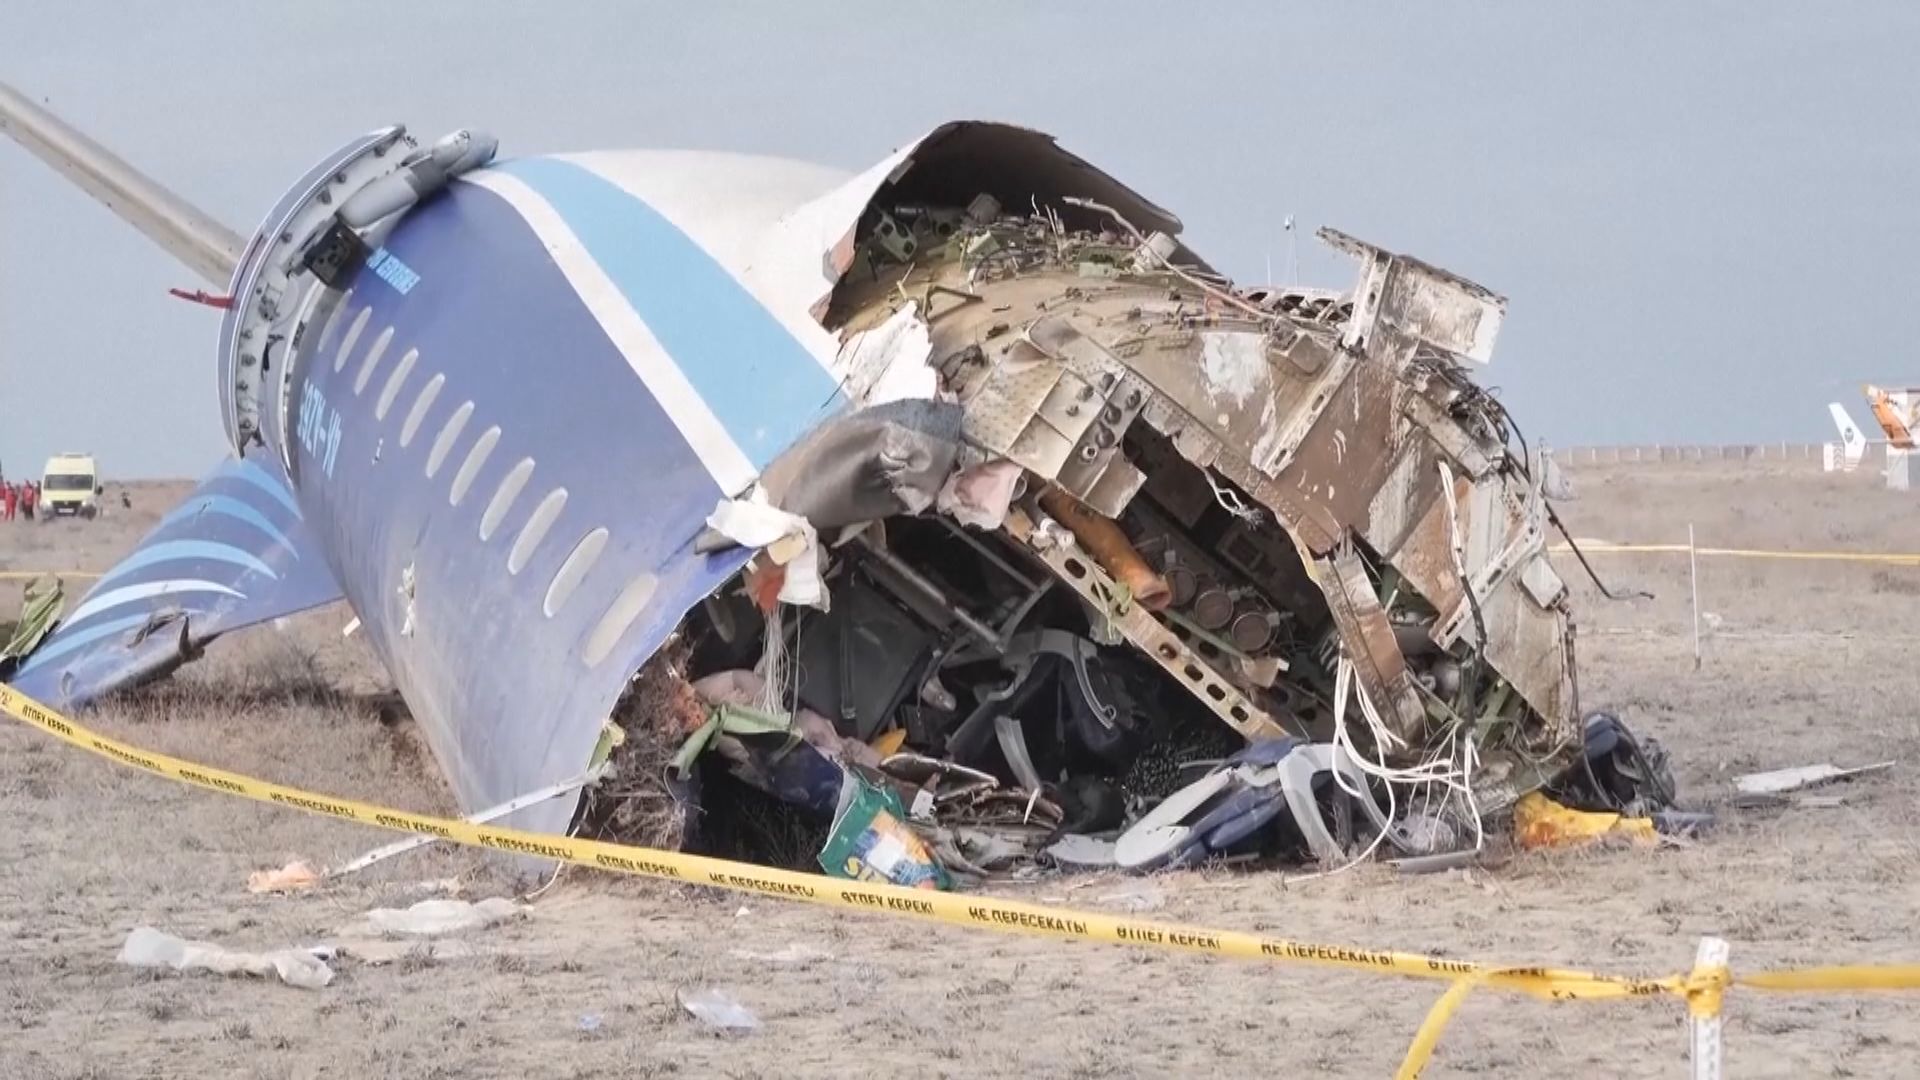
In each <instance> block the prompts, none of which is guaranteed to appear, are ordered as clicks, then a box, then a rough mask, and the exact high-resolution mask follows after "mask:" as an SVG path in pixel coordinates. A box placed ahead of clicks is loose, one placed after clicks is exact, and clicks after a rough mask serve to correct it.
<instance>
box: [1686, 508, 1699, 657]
mask: <svg viewBox="0 0 1920 1080" xmlns="http://www.w3.org/2000/svg"><path fill="white" fill-rule="evenodd" d="M1687 584H1688V586H1689V587H1690V588H1691V589H1692V590H1693V670H1695V671H1699V670H1700V554H1699V551H1698V550H1697V549H1696V548H1695V547H1694V546H1693V522H1691V521H1689V522H1687Z"/></svg>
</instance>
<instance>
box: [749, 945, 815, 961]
mask: <svg viewBox="0 0 1920 1080" xmlns="http://www.w3.org/2000/svg"><path fill="white" fill-rule="evenodd" d="M733 957H734V959H736V960H750V961H752V962H754V963H756V964H780V965H786V964H815V963H819V962H821V961H823V960H831V959H833V954H832V953H830V952H828V951H827V950H825V949H822V948H820V947H819V946H817V945H803V944H793V945H787V946H783V947H781V948H779V949H775V950H774V951H773V952H755V951H754V950H752V949H735V950H733Z"/></svg>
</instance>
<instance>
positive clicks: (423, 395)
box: [400, 375, 447, 446]
mask: <svg viewBox="0 0 1920 1080" xmlns="http://www.w3.org/2000/svg"><path fill="white" fill-rule="evenodd" d="M446 384H447V377H446V376H445V375H435V376H434V377H433V378H431V379H428V380H427V385H425V386H423V387H421V388H420V396H419V397H417V398H414V399H413V408H411V409H409V410H408V411H407V419H406V422H405V423H403V424H401V425H400V445H401V446H407V445H409V444H411V443H412V442H413V436H414V433H415V432H417V431H419V430H420V423H421V421H423V420H425V419H426V418H427V410H428V409H431V408H433V399H434V398H437V397H439V396H440V388H441V387H442V386H445V385H446Z"/></svg>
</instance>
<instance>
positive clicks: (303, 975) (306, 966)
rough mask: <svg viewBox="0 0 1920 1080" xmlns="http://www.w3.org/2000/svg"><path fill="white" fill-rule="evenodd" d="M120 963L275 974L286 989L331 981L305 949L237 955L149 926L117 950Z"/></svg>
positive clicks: (325, 969)
mask: <svg viewBox="0 0 1920 1080" xmlns="http://www.w3.org/2000/svg"><path fill="white" fill-rule="evenodd" d="M120 963H122V964H126V965H128V966H130V967H141V968H154V967H165V968H172V969H173V970H175V971H211V972H213V973H215V974H217V975H277V976H279V978H280V981H281V982H283V983H286V984H287V985H288V986H297V987H299V988H300V989H302V990H318V989H320V988H321V987H324V986H326V985H327V984H328V983H330V982H332V981H333V969H332V968H330V967H328V966H327V964H326V961H324V960H321V959H320V958H319V957H317V956H315V955H314V954H313V953H312V952H310V951H308V950H306V949H292V948H288V949H275V950H274V951H272V952H241V951H239V950H235V949H227V948H222V947H221V946H219V945H210V944H207V943H206V942H202V941H188V940H186V939H185V938H178V937H175V936H173V935H172V934H167V933H162V932H161V931H159V930H155V929H154V928H153V927H151V926H138V927H135V928H134V930H133V932H132V933H130V934H128V935H127V941H126V944H124V945H122V946H121V947H120Z"/></svg>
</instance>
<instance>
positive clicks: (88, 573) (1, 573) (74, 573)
mask: <svg viewBox="0 0 1920 1080" xmlns="http://www.w3.org/2000/svg"><path fill="white" fill-rule="evenodd" d="M99 576H100V574H99V572H97V571H94V570H0V581H37V580H39V579H40V578H46V577H51V578H69V577H71V578H97V577H99Z"/></svg>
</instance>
